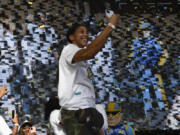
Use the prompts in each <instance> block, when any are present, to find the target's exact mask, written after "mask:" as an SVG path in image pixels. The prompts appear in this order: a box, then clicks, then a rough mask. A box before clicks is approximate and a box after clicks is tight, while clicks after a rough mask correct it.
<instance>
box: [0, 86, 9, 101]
mask: <svg viewBox="0 0 180 135" xmlns="http://www.w3.org/2000/svg"><path fill="white" fill-rule="evenodd" d="M6 87H7V85H3V86H2V87H0V99H1V98H2V97H3V96H4V95H6V94H7V93H8V92H9V91H10V90H8V91H6Z"/></svg>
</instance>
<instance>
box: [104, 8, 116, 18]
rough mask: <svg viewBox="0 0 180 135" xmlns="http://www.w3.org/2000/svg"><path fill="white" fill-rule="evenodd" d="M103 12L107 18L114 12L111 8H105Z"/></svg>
mask: <svg viewBox="0 0 180 135" xmlns="http://www.w3.org/2000/svg"><path fill="white" fill-rule="evenodd" d="M105 13H106V16H107V17H108V18H111V16H112V15H113V14H114V11H113V10H111V9H106V10H105Z"/></svg>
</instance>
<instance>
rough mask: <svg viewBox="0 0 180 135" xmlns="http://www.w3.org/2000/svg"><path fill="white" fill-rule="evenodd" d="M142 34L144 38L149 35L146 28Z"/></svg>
mask: <svg viewBox="0 0 180 135" xmlns="http://www.w3.org/2000/svg"><path fill="white" fill-rule="evenodd" d="M143 36H144V38H148V37H150V31H148V30H146V31H143Z"/></svg>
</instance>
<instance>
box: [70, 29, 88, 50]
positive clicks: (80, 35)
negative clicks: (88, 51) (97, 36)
mask: <svg viewBox="0 0 180 135" xmlns="http://www.w3.org/2000/svg"><path fill="white" fill-rule="evenodd" d="M69 38H70V40H71V41H72V43H73V44H76V45H77V46H78V47H80V48H83V47H85V46H86V45H87V43H88V33H87V28H86V27H84V26H80V27H78V28H77V29H76V31H75V33H74V34H73V35H70V37H69Z"/></svg>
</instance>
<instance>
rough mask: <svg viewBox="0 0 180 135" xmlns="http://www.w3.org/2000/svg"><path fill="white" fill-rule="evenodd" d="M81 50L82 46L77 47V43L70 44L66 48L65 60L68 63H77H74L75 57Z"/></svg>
mask: <svg viewBox="0 0 180 135" xmlns="http://www.w3.org/2000/svg"><path fill="white" fill-rule="evenodd" d="M79 50H81V48H79V47H77V46H76V45H73V44H71V45H69V46H68V48H66V51H65V60H66V62H67V63H68V64H70V65H75V64H73V63H72V60H73V57H74V56H75V54H76V53H77V52H78V51H79Z"/></svg>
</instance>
